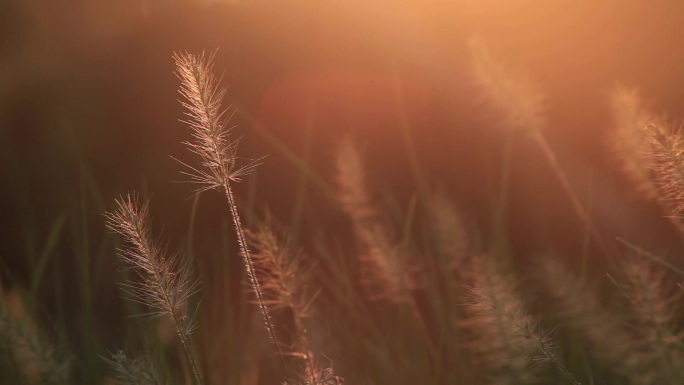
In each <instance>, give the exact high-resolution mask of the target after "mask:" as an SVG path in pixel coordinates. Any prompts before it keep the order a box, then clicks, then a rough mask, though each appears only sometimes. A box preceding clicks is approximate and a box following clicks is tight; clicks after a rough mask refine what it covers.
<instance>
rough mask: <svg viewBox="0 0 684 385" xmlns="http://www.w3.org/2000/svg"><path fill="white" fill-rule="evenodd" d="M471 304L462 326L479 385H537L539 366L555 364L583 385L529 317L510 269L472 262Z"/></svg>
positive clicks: (483, 258) (479, 259) (490, 261)
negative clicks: (472, 353)
mask: <svg viewBox="0 0 684 385" xmlns="http://www.w3.org/2000/svg"><path fill="white" fill-rule="evenodd" d="M467 275H468V277H469V278H468V279H467V280H468V281H469V282H470V284H469V285H468V296H467V298H468V302H467V303H466V307H465V309H466V314H465V316H464V317H463V319H462V321H461V326H462V327H463V328H464V329H465V330H466V331H467V332H468V333H469V335H470V338H471V341H470V343H468V344H467V346H468V348H469V349H470V350H471V351H473V352H474V356H475V364H476V365H477V367H478V368H480V373H479V375H480V376H481V381H485V382H486V383H491V384H538V383H544V378H543V377H542V376H541V375H540V373H539V372H538V370H537V369H538V368H539V366H540V365H541V364H551V365H553V366H554V367H555V368H556V369H557V370H559V371H560V372H561V373H562V374H563V375H564V376H565V377H566V378H567V379H568V380H569V381H570V382H571V383H572V384H575V385H579V382H578V381H577V380H576V379H575V378H574V376H573V375H572V374H571V373H570V371H569V370H568V369H566V367H565V366H564V365H563V364H562V363H561V361H560V359H559V358H558V357H557V356H556V352H555V351H556V345H555V344H554V342H553V341H552V340H551V336H550V334H547V333H545V332H544V331H543V330H542V328H541V325H540V323H539V321H538V320H535V319H534V317H533V316H532V315H530V314H529V312H527V310H526V309H525V305H524V303H523V301H522V299H521V297H520V295H519V294H518V285H519V283H518V280H517V278H516V277H515V276H514V275H513V274H512V273H511V271H510V268H509V267H506V264H504V263H503V262H500V261H497V260H495V259H494V258H492V257H491V256H490V255H487V254H481V255H477V256H474V257H473V258H472V259H471V264H470V268H469V270H468V273H467Z"/></svg>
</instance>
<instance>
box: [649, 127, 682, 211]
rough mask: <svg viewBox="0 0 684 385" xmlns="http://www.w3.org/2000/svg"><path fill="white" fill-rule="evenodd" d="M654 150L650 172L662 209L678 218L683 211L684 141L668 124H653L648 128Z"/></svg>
mask: <svg viewBox="0 0 684 385" xmlns="http://www.w3.org/2000/svg"><path fill="white" fill-rule="evenodd" d="M645 129H646V130H647V132H648V135H649V137H650V139H651V145H652V147H653V149H652V152H651V155H652V157H653V163H652V164H651V169H652V171H653V174H654V175H655V181H656V186H657V188H658V192H659V193H660V199H661V201H662V202H663V204H664V205H663V206H664V208H665V209H666V210H667V211H670V213H669V214H670V215H671V216H673V217H675V218H678V217H680V216H681V215H682V212H684V139H683V138H682V136H681V134H680V133H678V132H673V131H672V130H671V129H670V127H669V126H668V125H663V124H657V123H652V124H649V125H648V127H646V128H645Z"/></svg>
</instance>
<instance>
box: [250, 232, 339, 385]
mask: <svg viewBox="0 0 684 385" xmlns="http://www.w3.org/2000/svg"><path fill="white" fill-rule="evenodd" d="M269 222H270V221H268V219H267V221H265V222H263V223H261V224H260V225H259V226H258V228H257V230H256V231H253V232H248V237H249V242H250V244H251V245H252V246H253V247H254V248H255V250H256V251H255V252H254V253H253V254H252V260H253V262H254V266H255V267H256V274H257V277H258V278H259V282H260V283H261V288H262V291H263V294H264V299H265V302H266V304H267V306H268V307H269V308H270V309H272V310H273V311H277V310H289V313H290V314H292V325H293V328H292V343H291V345H292V346H291V347H290V348H289V351H288V353H287V354H289V355H292V356H294V357H299V358H301V360H302V362H303V369H302V370H301V371H299V372H298V373H297V375H296V377H295V378H292V379H290V381H294V382H293V384H311V385H313V384H338V383H340V382H341V379H340V378H339V377H337V376H335V374H334V372H333V370H332V367H328V366H324V365H321V364H320V363H319V360H317V359H316V354H315V353H314V350H313V348H312V346H311V343H310V341H309V335H308V332H307V330H308V327H307V325H306V321H307V319H308V318H310V317H311V315H312V312H313V309H312V305H313V302H314V300H315V299H316V297H317V292H312V291H311V289H310V288H309V287H308V285H307V282H310V281H311V278H312V268H311V266H307V264H306V263H305V259H304V254H302V253H301V252H299V251H296V250H292V246H291V245H290V241H289V239H287V238H285V239H282V237H279V236H278V235H277V234H276V232H275V231H274V229H273V226H272V225H271V224H270V223H269Z"/></svg>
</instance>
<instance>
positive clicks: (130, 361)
mask: <svg viewBox="0 0 684 385" xmlns="http://www.w3.org/2000/svg"><path fill="white" fill-rule="evenodd" d="M106 361H107V362H108V363H109V366H110V367H111V368H112V369H113V370H114V376H113V377H112V379H113V380H114V381H115V382H116V383H117V384H120V385H163V384H166V383H168V382H167V381H166V380H165V379H164V378H163V376H162V374H161V373H160V371H159V368H158V367H157V366H156V365H155V364H154V363H153V362H152V360H151V359H150V358H149V357H147V356H143V357H139V358H129V357H128V356H127V355H126V354H125V353H124V352H122V351H118V352H116V353H114V354H113V355H112V357H111V359H107V360H106Z"/></svg>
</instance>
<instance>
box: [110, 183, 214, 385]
mask: <svg viewBox="0 0 684 385" xmlns="http://www.w3.org/2000/svg"><path fill="white" fill-rule="evenodd" d="M116 203H117V209H116V211H114V212H112V213H108V214H107V218H108V223H107V224H108V226H109V228H110V229H112V230H114V231H116V232H117V233H119V234H121V235H122V236H123V237H124V240H125V241H126V243H127V244H128V245H127V246H125V247H124V248H122V249H121V250H120V255H121V258H122V259H123V260H124V261H125V262H126V263H127V264H129V265H130V266H131V267H132V268H134V269H136V271H137V273H138V274H139V275H140V278H141V283H140V284H138V285H128V289H129V292H130V294H132V296H133V299H134V300H136V301H138V302H140V303H142V304H144V305H146V306H148V307H149V308H150V309H152V312H151V313H150V314H149V315H151V316H155V317H158V316H162V315H168V316H169V317H170V318H171V320H172V321H173V326H174V328H175V330H176V333H177V334H178V337H179V339H180V342H181V345H182V346H183V350H184V351H185V355H186V358H187V360H188V364H189V365H190V369H191V371H192V376H193V383H194V384H195V385H203V382H202V378H201V376H200V373H199V370H198V366H197V364H196V362H195V357H194V354H193V353H192V349H191V346H190V334H191V333H192V331H193V329H194V325H195V324H194V320H193V319H192V317H190V316H189V315H188V309H187V306H188V301H189V300H190V297H191V296H192V295H193V294H194V293H195V292H196V290H197V286H198V283H197V282H196V281H193V280H192V278H191V273H190V270H189V268H187V267H186V266H184V265H181V264H180V263H179V261H178V260H177V258H174V257H168V256H166V255H165V254H164V251H163V250H162V249H161V248H160V247H159V246H157V245H156V244H155V243H154V242H153V241H152V238H151V236H150V234H149V229H148V227H147V223H146V217H147V211H148V204H147V203H145V204H142V205H141V204H140V202H139V201H138V198H137V197H136V196H135V195H134V194H129V195H127V196H126V197H122V198H120V199H118V200H117V202H116Z"/></svg>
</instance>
